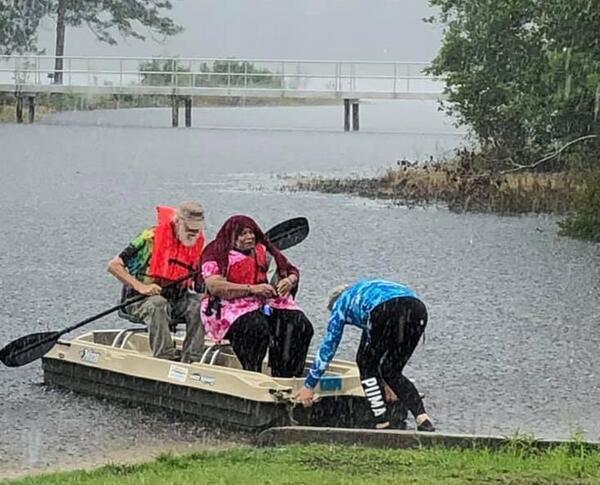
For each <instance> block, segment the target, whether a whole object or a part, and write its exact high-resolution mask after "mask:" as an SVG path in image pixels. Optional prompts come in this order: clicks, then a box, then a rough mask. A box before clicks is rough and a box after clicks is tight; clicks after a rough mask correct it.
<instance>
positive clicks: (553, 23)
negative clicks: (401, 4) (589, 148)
mask: <svg viewBox="0 0 600 485" xmlns="http://www.w3.org/2000/svg"><path fill="white" fill-rule="evenodd" d="M430 4H431V5H432V6H434V7H438V9H439V14H438V15H437V17H436V18H434V19H431V20H432V21H436V20H437V21H438V22H441V23H443V24H445V25H446V30H445V37H444V40H443V44H442V48H441V50H440V52H439V54H438V56H437V57H436V59H435V60H434V62H433V66H432V68H431V70H430V72H431V73H433V74H436V75H443V76H446V78H447V88H446V92H447V94H448V96H449V104H448V105H447V109H448V111H449V112H451V113H452V114H455V115H457V116H458V118H459V123H462V124H466V125H469V126H471V127H472V129H473V130H474V132H475V134H476V135H477V137H478V138H479V140H480V142H481V145H482V148H483V150H490V151H491V152H492V153H493V154H494V155H495V157H496V159H497V160H498V161H500V162H501V161H504V162H509V161H513V160H515V161H518V162H519V163H523V162H527V161H530V160H532V159H534V158H536V157H537V156H539V155H540V154H541V153H544V152H546V151H548V149H549V147H551V146H554V147H555V146H560V145H561V144H563V143H566V142H568V141H570V140H573V139H575V138H578V137H580V136H583V135H587V134H591V133H598V132H599V129H598V122H599V121H600V120H599V106H600V38H599V36H598V34H597V33H598V32H599V31H600V0H582V1H576V2H575V1H572V0H430ZM593 152H595V154H598V153H600V150H598V145H596V147H595V148H594V149H593Z"/></svg>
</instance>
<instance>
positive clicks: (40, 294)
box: [0, 103, 600, 476]
mask: <svg viewBox="0 0 600 485" xmlns="http://www.w3.org/2000/svg"><path fill="white" fill-rule="evenodd" d="M341 110H342V108H341V107H339V106H335V107H332V106H328V107H303V108H246V109H227V108H226V109H217V108H211V109H206V110H203V109H198V110H195V111H194V123H195V128H192V129H183V128H180V129H177V130H175V129H171V128H168V122H169V119H170V118H169V116H170V112H169V111H168V110H160V109H157V110H130V111H119V112H109V111H105V112H90V113H65V114H60V115H56V116H54V117H51V118H48V119H46V120H45V121H44V122H42V123H40V124H36V125H33V126H17V125H0V208H1V210H0V227H2V235H1V236H0V294H1V295H2V304H1V305H0V345H4V344H5V343H7V342H8V341H10V340H12V339H14V338H16V337H19V336H21V335H24V334H26V333H30V332H33V331H43V330H46V329H59V328H62V327H63V326H67V325H68V324H71V323H74V322H76V321H79V320H81V319H83V318H85V317H87V316H89V315H92V314H95V313H98V312H100V311H102V310H104V309H106V308H107V307H109V306H111V305H113V304H114V302H115V299H116V297H117V293H118V284H117V283H116V282H115V281H114V280H113V279H112V278H111V277H110V276H109V275H108V274H107V273H106V262H107V261H108V260H109V259H110V258H111V257H112V256H113V255H114V254H116V253H118V252H119V251H120V250H121V249H122V248H123V247H124V246H125V245H126V244H127V243H128V242H129V240H130V239H131V238H132V237H133V236H135V234H136V233H137V232H138V231H139V230H140V229H142V228H143V227H145V226H147V225H150V224H151V223H152V218H153V207H154V206H155V205H157V204H163V203H166V204H171V203H172V204H175V203H177V202H178V201H180V200H184V199H197V200H199V201H201V202H202V203H203V204H204V205H205V206H206V208H207V211H208V231H207V232H208V234H209V236H212V235H213V234H214V233H215V231H216V229H218V226H219V225H220V224H221V223H222V222H223V220H224V219H225V218H226V217H228V216H229V215H231V214H233V213H238V212H245V213H248V214H251V215H253V216H255V217H256V218H257V219H258V220H259V221H260V222H261V224H262V225H263V226H264V227H269V226H271V225H273V224H275V223H277V222H279V221H281V220H283V219H286V218H288V217H292V216H297V215H304V216H306V217H308V218H309V220H310V222H311V229H312V231H311V235H310V237H309V238H308V239H307V240H306V241H305V242H304V243H302V244H301V245H299V246H298V247H296V248H293V249H291V250H290V251H289V256H290V258H291V259H292V260H293V261H294V262H296V263H298V264H299V265H300V267H301V269H302V279H303V282H302V291H301V293H300V297H299V299H300V302H301V304H302V305H303V307H304V309H305V310H306V312H307V314H308V315H309V317H310V318H311V319H312V320H313V322H314V324H315V327H316V337H315V341H314V342H313V348H314V346H315V345H316V344H317V343H318V340H319V338H320V337H321V335H322V334H323V331H324V326H325V321H326V314H325V311H324V309H323V302H324V300H325V296H326V294H327V290H328V289H329V288H330V287H331V286H332V285H337V284H340V283H342V282H345V281H350V280H353V279H356V278H359V277H363V276H376V277H382V278H389V279H393V280H397V281H402V282H407V283H409V284H411V285H412V286H414V287H415V288H416V289H417V290H418V291H419V292H420V293H421V295H422V296H423V298H424V300H425V301H426V303H427V305H428V308H429V310H430V325H429V327H428V331H427V341H426V344H425V345H423V346H420V347H419V348H418V350H417V352H416V354H415V356H414V358H413V360H412V361H411V363H410V365H409V367H408V369H407V373H408V374H409V375H410V376H411V377H414V378H415V379H416V381H417V384H418V386H419V389H420V390H421V391H422V392H424V393H425V394H426V396H427V397H426V405H427V406H428V407H429V410H430V411H431V414H432V415H433V416H434V417H435V419H436V422H437V423H438V425H439V428H440V429H441V430H444V431H457V432H480V433H512V432H514V431H517V430H519V431H522V432H533V433H535V434H536V435H539V436H544V437H569V436H570V435H571V434H572V433H573V432H574V431H576V430H582V431H584V432H585V434H586V436H587V437H588V438H591V439H599V438H600V407H599V406H598V402H600V390H599V386H598V380H599V372H600V353H599V352H598V348H599V345H600V296H599V289H600V278H599V277H600V249H599V247H598V246H595V245H592V244H588V243H583V242H577V241H571V240H568V239H563V238H559V237H558V236H557V235H556V221H557V220H556V219H555V218H554V217H537V216H525V217H497V216H494V215H477V214H452V213H449V212H448V211H446V210H444V209H439V208H428V209H407V208H402V207H397V206H390V205H388V204H385V203H378V202H373V201H367V200H363V199H357V198H349V197H345V196H330V195H322V194H313V193H309V194H305V193H287V192H286V193H282V192H280V191H279V190H277V186H278V185H279V184H280V183H281V182H280V179H279V178H278V175H282V174H289V173H307V172H310V173H319V174H320V173H322V174H332V173H333V174H338V175H339V174H345V173H353V172H354V173H357V172H362V173H373V172H377V171H381V170H383V169H384V168H385V167H386V166H390V165H391V164H393V163H395V161H396V160H397V159H400V158H403V157H408V158H411V159H415V158H419V159H428V158H429V156H430V155H433V156H435V157H437V156H443V155H445V154H447V153H449V151H450V150H451V149H452V148H453V147H456V146H458V145H459V144H460V143H461V137H460V136H458V135H457V134H456V131H453V128H452V127H451V126H450V124H449V123H448V121H447V120H445V119H444V118H443V117H442V116H441V115H440V114H438V113H436V111H435V107H434V106H433V105H431V104H426V103H405V104H402V103H400V104H393V103H390V104H385V103H373V104H371V105H365V106H363V107H362V108H361V116H362V117H363V118H362V119H361V122H362V129H363V130H364V131H361V132H359V133H343V132H341V131H340V125H341V121H342V120H341ZM426 133H429V134H426ZM116 324H118V321H117V320H115V319H111V318H106V319H104V320H102V321H100V322H98V323H97V324H96V326H95V327H94V328H107V327H114V326H115V325H116ZM358 338H359V334H358V331H356V330H354V329H349V330H348V331H347V332H346V335H345V336H344V340H343V342H342V345H341V350H340V353H341V356H342V357H347V358H351V357H352V356H353V354H354V351H355V348H356V344H357V339H358ZM41 380H42V373H41V369H40V366H39V363H35V364H32V365H29V366H26V367H24V368H19V369H7V368H1V369H0V395H1V396H2V406H1V407H0V409H1V412H0V427H1V429H2V431H3V432H2V436H1V437H0V476H1V475H2V474H3V472H4V473H9V472H10V471H14V470H19V469H25V470H27V469H32V468H34V469H43V468H45V467H58V466H65V465H68V464H71V465H73V466H75V465H77V464H86V463H99V462H102V461H106V460H115V461H118V458H122V457H125V456H135V455H136V453H141V451H140V450H148V449H161V448H164V447H168V446H170V445H178V446H181V445H182V444H183V445H187V444H190V445H192V444H198V443H204V444H207V445H213V444H218V443H223V442H229V441H231V440H232V439H234V438H232V437H231V436H230V435H221V434H219V433H218V430H213V429H206V428H203V427H201V426H199V425H195V424H194V423H193V422H189V421H181V420H178V419H176V418H174V417H172V416H167V415H164V414H163V413H150V412H145V411H140V410H138V409H135V408H129V407H126V406H123V405H120V404H115V403H112V402H107V401H101V400H98V399H95V398H90V397H83V396H77V395H73V394H71V393H65V392H60V391H55V390H48V389H46V388H44V387H43V386H41V385H40V382H41ZM235 439H236V440H237V439H238V438H235ZM239 439H241V438H239ZM119 450H124V451H123V452H122V453H119Z"/></svg>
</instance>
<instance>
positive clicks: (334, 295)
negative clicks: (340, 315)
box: [327, 285, 350, 311]
mask: <svg viewBox="0 0 600 485" xmlns="http://www.w3.org/2000/svg"><path fill="white" fill-rule="evenodd" d="M348 288H350V285H340V286H336V287H335V288H334V289H333V290H331V292H330V293H329V297H328V298H327V309H328V310H329V311H331V310H333V305H335V302H336V301H337V299H338V298H339V297H340V296H341V295H342V293H344V291H346V290H347V289H348Z"/></svg>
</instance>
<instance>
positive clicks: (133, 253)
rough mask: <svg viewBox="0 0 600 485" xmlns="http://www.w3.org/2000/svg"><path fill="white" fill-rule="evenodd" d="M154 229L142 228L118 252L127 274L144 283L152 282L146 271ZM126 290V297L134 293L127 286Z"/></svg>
mask: <svg viewBox="0 0 600 485" xmlns="http://www.w3.org/2000/svg"><path fill="white" fill-rule="evenodd" d="M154 230H155V227H150V228H148V229H144V230H143V231H142V232H140V233H139V234H138V235H137V236H136V238H135V239H134V240H133V241H131V242H130V243H129V246H127V247H126V248H125V249H124V250H123V251H121V254H119V257H120V258H121V259H122V260H123V263H125V267H126V268H127V271H129V274H130V275H132V276H133V277H134V278H135V279H137V280H140V281H141V282H142V283H145V284H148V283H152V278H150V276H148V275H147V274H146V272H147V271H148V266H149V265H150V256H152V249H153V248H154ZM126 291H127V295H126V298H129V297H130V296H132V295H134V294H136V292H135V291H134V290H133V288H130V287H127V290H126Z"/></svg>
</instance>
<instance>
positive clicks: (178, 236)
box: [108, 202, 204, 363]
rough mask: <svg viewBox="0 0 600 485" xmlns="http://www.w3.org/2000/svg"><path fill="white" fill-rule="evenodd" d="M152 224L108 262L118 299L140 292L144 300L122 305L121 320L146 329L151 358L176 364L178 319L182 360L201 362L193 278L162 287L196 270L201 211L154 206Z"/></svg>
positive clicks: (190, 207)
mask: <svg viewBox="0 0 600 485" xmlns="http://www.w3.org/2000/svg"><path fill="white" fill-rule="evenodd" d="M157 212H158V217H157V224H156V225H155V226H153V227H150V228H148V229H145V230H144V231H142V232H141V233H140V234H139V235H138V236H137V237H136V238H135V239H134V240H133V241H131V243H130V244H129V246H127V247H126V248H125V249H124V250H123V251H122V252H121V254H119V255H118V256H116V257H114V258H113V259H112V260H111V261H110V262H109V263H108V271H109V272H110V273H111V274H112V275H113V276H114V277H115V278H117V279H118V280H119V281H120V282H121V283H123V285H124V286H123V293H122V294H123V300H126V299H128V298H131V297H132V296H135V295H138V294H142V295H146V296H147V298H145V299H143V300H142V301H139V302H137V303H132V304H131V305H129V306H127V307H125V310H124V313H125V315H124V316H125V317H126V318H129V319H134V320H139V321H141V322H143V323H144V324H146V325H147V326H148V331H149V337H150V347H151V348H152V352H153V355H154V357H158V358H161V359H169V360H179V356H178V354H177V352H176V349H175V344H174V343H173V339H172V338H171V332H170V327H171V325H172V324H173V323H174V322H177V321H178V320H181V319H183V320H184V321H185V323H186V337H185V340H184V342H183V349H182V352H181V362H184V363H189V362H194V361H198V360H200V358H201V356H202V351H203V347H204V328H203V326H202V322H201V319H200V298H199V295H198V294H197V293H195V292H193V291H192V286H193V278H190V279H189V280H186V281H185V282H183V283H181V284H178V285H175V286H172V285H171V286H170V287H169V288H165V289H164V290H163V287H164V286H165V285H167V284H169V283H171V282H173V281H175V280H178V279H181V278H184V277H185V276H186V275H187V274H189V273H190V272H191V271H193V270H196V269H197V268H198V267H199V263H200V257H201V255H202V250H203V248H204V234H203V229H204V210H203V208H202V206H201V205H200V204H197V203H195V202H184V203H182V204H181V205H180V206H179V207H177V208H176V209H175V208H173V207H164V206H159V207H157Z"/></svg>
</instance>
